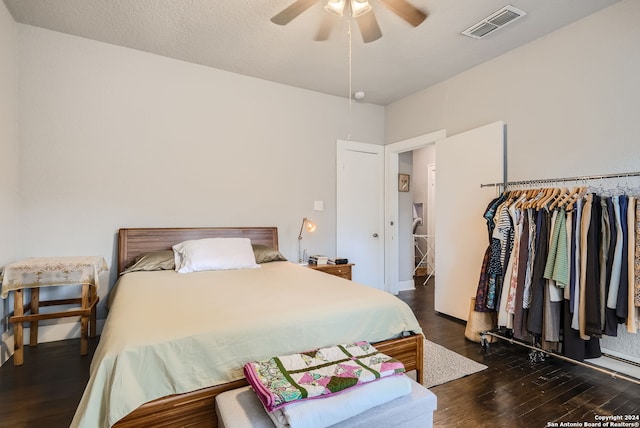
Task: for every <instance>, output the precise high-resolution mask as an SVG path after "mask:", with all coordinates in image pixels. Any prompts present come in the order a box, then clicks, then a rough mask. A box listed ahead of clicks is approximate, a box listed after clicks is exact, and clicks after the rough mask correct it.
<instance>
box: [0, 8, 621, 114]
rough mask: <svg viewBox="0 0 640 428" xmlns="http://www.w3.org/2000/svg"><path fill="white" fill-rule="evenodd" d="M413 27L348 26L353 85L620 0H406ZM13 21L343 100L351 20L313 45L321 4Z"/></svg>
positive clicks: (397, 91) (436, 64)
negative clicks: (507, 11) (288, 11)
mask: <svg viewBox="0 0 640 428" xmlns="http://www.w3.org/2000/svg"><path fill="white" fill-rule="evenodd" d="M409 1H410V3H411V4H413V5H414V6H416V7H418V8H420V9H421V10H423V11H424V12H426V13H428V15H429V16H428V18H427V19H426V21H425V22H424V23H423V24H422V25H420V26H419V27H417V28H413V27H411V26H410V25H409V24H407V23H406V22H405V21H403V20H402V19H400V18H399V17H398V16H396V15H395V14H394V13H393V12H391V11H390V10H389V9H387V8H386V7H384V6H383V5H382V4H381V3H379V2H378V0H370V2H371V4H372V5H373V7H374V11H375V14H376V17H377V19H378V23H379V25H380V28H381V29H382V33H383V37H382V38H381V39H380V40H377V41H375V42H372V43H368V44H364V43H363V42H362V39H361V38H360V34H359V31H358V27H357V25H356V24H355V22H354V23H353V37H352V90H353V91H356V90H360V91H364V92H365V94H366V97H365V99H364V100H363V101H365V102H370V103H375V104H380V105H386V104H388V103H390V102H393V101H395V100H398V99H400V98H402V97H405V96H407V95H409V94H412V93H414V92H416V91H419V90H421V89H424V88H426V87H429V86H431V85H433V84H436V83H438V82H441V81H443V80H445V79H447V78H448V77H450V76H452V75H454V74H457V73H460V72H462V71H464V70H467V69H469V68H471V67H473V66H475V65H477V64H480V63H482V62H484V61H486V60H488V59H491V58H493V57H495V56H498V55H500V54H502V53H505V52H507V51H509V50H511V49H514V48H516V47H518V46H521V45H523V44H525V43H527V42H529V41H531V40H534V39H536V38H539V37H541V36H543V35H545V34H548V33H549V32H552V31H554V30H556V29H558V28H560V27H563V26H565V25H567V24H569V23H571V22H573V21H576V20H578V19H580V18H583V17H585V16H587V15H590V14H591V13H593V12H596V11H598V10H600V9H603V8H605V7H607V6H610V5H611V4H613V3H615V2H616V1H618V0H511V1H509V0H409ZM4 2H5V4H6V6H7V8H8V9H9V11H10V12H11V13H12V15H13V16H14V18H15V19H16V21H18V22H20V23H24V24H29V25H35V26H38V27H43V28H47V29H50V30H54V31H59V32H63V33H69V34H73V35H77V36H81V37H85V38H88V39H94V40H99V41H102V42H106V43H112V44H115V45H121V46H126V47H129V48H133V49H138V50H141V51H146V52H152V53H155V54H159V55H164V56H168V57H172V58H177V59H180V60H184V61H189V62H193V63H197V64H202V65H206V66H211V67H215V68H219V69H222V70H227V71H232V72H235V73H240V74H244V75H249V76H254V77H258V78H262V79H266V80H270V81H274V82H279V83H283V84H287V85H292V86H297V87H301V88H306V89H311V90H314V91H319V92H323V93H327V94H332V95H338V96H344V97H348V96H349V66H348V63H349V38H348V36H347V29H348V24H347V22H348V21H347V20H346V19H342V21H340V22H339V23H338V25H337V26H336V27H335V28H334V30H333V32H332V34H331V36H330V38H329V40H328V41H324V42H316V41H314V40H313V39H314V36H315V32H316V31H317V29H318V27H319V24H320V22H321V20H322V19H323V17H324V16H325V14H326V13H327V12H325V11H324V9H323V7H322V4H321V1H319V2H318V4H316V5H315V6H312V7H311V8H310V9H309V10H307V11H305V12H304V13H303V14H301V15H300V16H299V17H297V18H296V19H294V20H293V21H292V22H291V23H289V24H288V25H286V26H279V25H275V24H273V23H272V22H271V21H270V18H271V17H272V16H273V15H275V14H276V13H278V12H280V11H281V10H282V9H284V8H285V7H287V6H288V5H289V4H291V3H292V2H293V0H4ZM507 4H511V5H513V6H515V7H517V8H519V9H522V10H524V11H525V12H527V13H528V14H527V15H526V16H525V17H524V18H522V19H520V20H518V21H515V22H513V23H512V24H509V25H507V26H505V27H504V28H503V29H501V30H498V31H496V32H494V33H492V34H490V35H489V36H487V37H485V38H484V39H481V40H474V39H471V38H468V37H465V36H462V35H460V32H461V31H463V30H464V29H466V28H467V27H469V26H470V25H472V24H474V23H475V22H477V21H479V20H481V19H483V18H485V17H486V16H487V15H489V14H491V13H493V12H495V11H497V10H498V9H500V8H502V7H503V6H506V5H507Z"/></svg>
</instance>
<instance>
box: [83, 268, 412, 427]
mask: <svg viewBox="0 0 640 428" xmlns="http://www.w3.org/2000/svg"><path fill="white" fill-rule="evenodd" d="M109 300H110V310H109V315H108V317H107V320H106V323H105V326H104V329H103V331H102V335H101V338H100V343H99V344H98V348H97V349H96V352H95V354H94V358H93V361H92V363H91V373H90V379H89V382H88V384H87V387H86V389H85V392H84V394H83V397H82V399H81V402H80V404H79V406H78V409H77V411H76V414H75V417H74V419H73V422H72V424H71V426H72V427H91V428H94V427H108V426H112V425H113V424H115V423H116V422H117V421H118V420H119V419H121V418H122V417H124V416H126V415H127V414H128V413H130V412H131V411H132V410H134V409H136V408H137V407H138V406H140V405H141V404H143V403H146V402H148V401H152V400H154V399H157V398H160V397H164V396H167V395H171V394H181V393H185V392H189V391H194V390H197V389H200V388H204V387H208V386H213V385H219V384H223V383H226V382H230V381H233V380H237V379H240V378H242V377H243V373H242V367H243V365H244V364H245V363H247V362H248V361H255V360H260V359H265V358H268V357H270V356H272V355H282V354H287V353H295V352H303V351H306V350H310V349H315V348H318V347H322V346H330V345H334V344H338V343H349V342H353V341H358V340H366V341H369V342H379V341H382V340H386V339H391V338H396V337H400V336H401V335H403V334H405V333H408V332H411V333H420V332H421V329H420V326H419V324H418V322H417V320H416V318H415V316H414V315H413V312H412V311H411V309H410V308H409V307H408V306H407V305H406V304H405V303H404V302H402V301H401V300H400V299H398V298H397V297H395V296H393V295H391V294H389V293H386V292H384V291H380V290H376V289H373V288H370V287H367V286H364V285H361V284H358V283H355V282H352V281H348V280H345V279H343V278H338V277H336V276H332V275H327V274H325V273H322V272H318V271H315V270H312V269H309V268H306V267H304V266H299V265H296V264H294V263H290V262H272V263H265V264H262V265H260V268H258V269H241V270H226V271H207V272H194V273H188V274H179V273H176V272H174V271H154V272H132V273H128V274H125V275H123V276H122V277H121V278H120V279H119V281H118V282H117V284H116V286H115V287H114V290H113V292H112V295H111V296H110V299H109Z"/></svg>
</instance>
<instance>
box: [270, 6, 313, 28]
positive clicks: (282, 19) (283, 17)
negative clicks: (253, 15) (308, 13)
mask: <svg viewBox="0 0 640 428" xmlns="http://www.w3.org/2000/svg"><path fill="white" fill-rule="evenodd" d="M319 1H320V0H296V1H295V2H293V3H292V4H290V5H289V7H287V8H285V9H283V10H282V11H281V12H280V13H278V14H277V15H275V16H274V17H273V18H271V22H273V23H274V24H278V25H287V24H288V23H289V22H291V21H292V20H293V19H294V18H296V17H297V16H298V15H300V14H301V13H302V12H304V11H305V10H307V9H309V8H310V7H311V6H313V5H314V4H316V3H318V2H319Z"/></svg>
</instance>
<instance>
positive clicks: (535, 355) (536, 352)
mask: <svg viewBox="0 0 640 428" xmlns="http://www.w3.org/2000/svg"><path fill="white" fill-rule="evenodd" d="M627 177H640V171H635V172H623V173H613V174H600V175H589V176H575V177H562V178H545V179H532V180H521V181H509V182H507V181H505V182H499V183H484V184H480V187H481V188H484V187H496V188H502V190H501V191H507V190H508V189H509V190H513V188H514V187H516V186H529V187H533V186H538V187H543V186H542V185H545V184H553V183H562V182H584V183H585V184H584V185H585V186H587V184H586V182H587V181H593V180H604V179H623V178H627ZM585 189H586V187H585ZM636 251H637V250H636ZM502 333H503V331H502V330H500V329H498V330H487V331H482V332H480V338H481V344H482V348H483V349H484V350H486V348H487V347H488V343H489V341H488V340H487V339H488V338H489V336H490V337H494V338H497V339H502V340H505V341H507V342H509V343H510V344H516V345H519V346H523V347H526V348H529V349H531V352H530V353H529V358H530V359H531V360H532V361H534V360H535V361H543V360H544V355H548V356H550V357H554V358H559V359H561V360H564V361H567V362H570V363H572V364H577V365H580V366H583V367H587V368H590V369H593V370H596V371H599V372H601V373H605V374H607V375H610V376H611V377H612V378H614V379H616V378H617V379H623V380H626V381H630V382H632V383H635V384H638V385H640V379H639V378H637V377H633V376H627V375H625V374H621V373H619V372H616V371H614V370H610V369H606V368H603V367H600V366H597V365H594V364H589V363H585V362H583V361H579V360H576V359H573V358H570V357H568V356H565V355H562V354H560V353H558V352H556V351H551V350H547V349H543V348H542V347H540V346H539V344H538V343H536V342H535V341H534V342H533V343H532V344H528V343H526V342H524V341H522V340H521V339H517V338H514V337H509V335H503V334H502ZM602 355H603V356H605V357H606V356H607V354H606V353H603V354H602ZM627 362H628V361H627ZM628 363H630V364H633V365H635V364H634V363H632V362H628Z"/></svg>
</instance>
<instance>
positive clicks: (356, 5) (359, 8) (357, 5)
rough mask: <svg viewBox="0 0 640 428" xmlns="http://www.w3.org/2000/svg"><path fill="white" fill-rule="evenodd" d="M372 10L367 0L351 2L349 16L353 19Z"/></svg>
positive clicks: (353, 0)
mask: <svg viewBox="0 0 640 428" xmlns="http://www.w3.org/2000/svg"><path fill="white" fill-rule="evenodd" d="M372 9H373V8H372V7H371V5H370V4H369V1H368V0H351V16H353V17H354V18H357V17H359V16H362V15H365V14H367V13H369V12H371V10H372Z"/></svg>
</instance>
